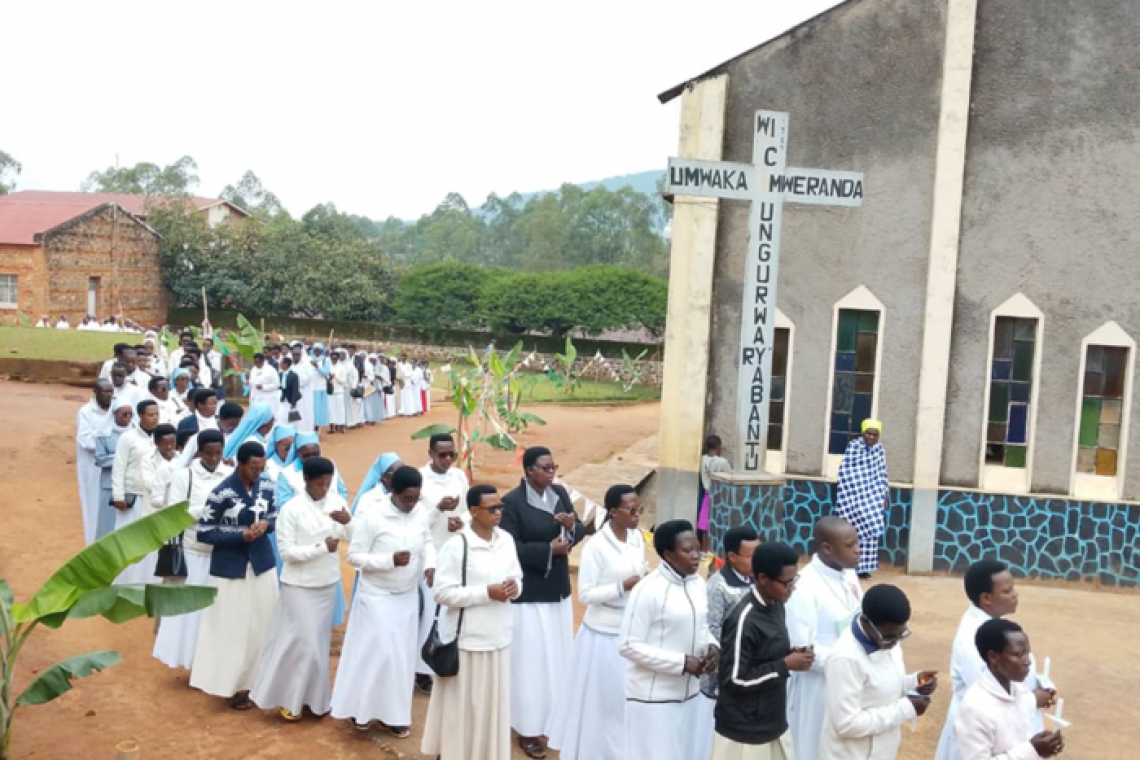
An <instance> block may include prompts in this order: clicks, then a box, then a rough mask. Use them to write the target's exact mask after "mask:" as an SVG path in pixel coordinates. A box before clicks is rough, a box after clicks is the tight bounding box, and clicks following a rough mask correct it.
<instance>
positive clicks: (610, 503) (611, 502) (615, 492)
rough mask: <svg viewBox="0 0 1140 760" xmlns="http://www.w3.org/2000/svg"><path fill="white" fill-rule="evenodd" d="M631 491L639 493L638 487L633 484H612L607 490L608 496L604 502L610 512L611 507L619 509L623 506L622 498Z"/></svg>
mask: <svg viewBox="0 0 1140 760" xmlns="http://www.w3.org/2000/svg"><path fill="white" fill-rule="evenodd" d="M631 493H637V489H636V488H634V487H633V486H627V485H617V486H610V488H609V490H608V491H606V498H605V501H603V502H602V504H603V505H605V508H606V511H607V512H609V511H610V510H611V509H617V508H618V507H620V506H621V500H622V499H624V498H625V497H626V496H628V495H629V494H631Z"/></svg>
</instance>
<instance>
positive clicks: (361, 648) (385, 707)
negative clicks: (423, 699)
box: [332, 579, 420, 726]
mask: <svg viewBox="0 0 1140 760" xmlns="http://www.w3.org/2000/svg"><path fill="white" fill-rule="evenodd" d="M419 621H420V595H419V589H417V588H413V589H412V590H411V591H406V592H404V593H403V594H386V593H384V592H382V591H381V590H380V589H378V588H376V587H375V586H373V585H372V584H371V583H369V582H368V581H365V580H363V579H362V580H361V581H360V585H359V586H358V587H357V589H356V598H355V599H353V601H352V612H351V614H350V615H349V616H348V631H347V632H346V633H345V636H344V648H343V649H342V650H341V655H340V665H339V666H337V670H336V685H335V686H333V694H332V714H333V717H334V718H352V719H353V720H355V721H356V722H357V723H367V722H369V721H372V720H379V721H380V722H382V723H384V724H385V725H387V726H410V725H411V724H412V689H413V686H414V684H415V679H416V658H417V653H416V642H417V641H419Z"/></svg>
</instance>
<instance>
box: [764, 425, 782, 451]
mask: <svg viewBox="0 0 1140 760" xmlns="http://www.w3.org/2000/svg"><path fill="white" fill-rule="evenodd" d="M783 450H784V426H783V425H771V424H769V425H768V451H783Z"/></svg>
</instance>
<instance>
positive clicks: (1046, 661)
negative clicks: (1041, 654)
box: [1042, 657, 1053, 681]
mask: <svg viewBox="0 0 1140 760" xmlns="http://www.w3.org/2000/svg"><path fill="white" fill-rule="evenodd" d="M1052 664H1053V663H1052V661H1051V660H1050V659H1049V658H1048V657H1046V658H1045V670H1044V672H1043V673H1042V675H1043V676H1045V680H1046V681H1047V680H1049V666H1050V665H1052Z"/></svg>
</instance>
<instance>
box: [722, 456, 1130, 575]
mask: <svg viewBox="0 0 1140 760" xmlns="http://www.w3.org/2000/svg"><path fill="white" fill-rule="evenodd" d="M911 494H912V491H911V489H910V488H906V487H899V488H891V499H890V503H891V506H890V510H889V511H888V513H887V526H886V532H885V533H884V535H883V542H882V544H881V546H880V549H879V558H880V559H879V561H880V562H881V563H882V564H885V565H895V566H899V567H904V566H905V565H906V557H907V547H908V543H909V540H910V529H909V526H910V509H911ZM834 501H835V484H834V483H832V482H829V481H826V480H815V479H797V478H793V477H789V478H788V479H787V481H786V482H785V483H784V484H782V485H776V486H759V485H733V484H730V483H725V482H722V481H714V482H713V488H712V493H711V502H712V508H711V515H710V523H709V539H710V550H711V551H714V552H715V553H716V554H717V555H718V556H719V555H720V553H721V549H720V547H721V543H720V542H721V538H722V537H723V536H724V533H725V532H726V531H727V530H728V529H729V528H732V527H734V526H736V525H741V524H749V525H751V526H752V527H754V528H755V529H756V530H757V532H758V533H759V534H760V536H761V538H762V539H764V540H769V541H771V540H781V541H786V542H787V543H789V544H791V546H792V547H793V548H794V549H795V550H796V551H798V552H800V553H801V554H805V555H806V554H808V553H809V552H810V551H811V549H812V547H811V534H812V528H813V526H814V525H815V522H816V521H817V520H818V519H819V518H820V517H823V516H824V515H827V514H830V513H831V508H832V504H833V503H834ZM995 555H996V556H997V558H999V559H1001V560H1003V561H1005V562H1007V563H1008V564H1009V565H1010V566H1011V567H1012V568H1013V571H1014V574H1015V575H1017V576H1018V577H1023V578H1040V579H1047V580H1066V581H1088V582H1097V583H1099V584H1100V585H1102V586H1121V587H1137V586H1140V507H1134V506H1130V505H1127V504H1109V503H1101V502H1088V501H1074V500H1071V499H1065V498H1061V497H1044V496H1007V495H1004V494H990V493H980V492H975V491H956V490H947V489H943V490H941V491H940V492H939V498H938V525H937V529H936V532H935V546H934V569H935V571H942V572H951V573H955V574H961V573H964V572H965V570H966V568H967V567H969V565H970V563H971V562H974V561H976V560H978V559H981V558H982V557H983V556H990V557H992V556H995Z"/></svg>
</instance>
